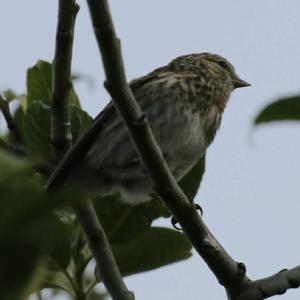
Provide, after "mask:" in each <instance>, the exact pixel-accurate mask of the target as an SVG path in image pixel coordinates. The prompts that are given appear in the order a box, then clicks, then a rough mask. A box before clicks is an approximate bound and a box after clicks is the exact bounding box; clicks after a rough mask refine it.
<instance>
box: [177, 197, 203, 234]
mask: <svg viewBox="0 0 300 300" xmlns="http://www.w3.org/2000/svg"><path fill="white" fill-rule="evenodd" d="M192 205H193V206H194V208H195V209H196V210H199V211H200V216H201V217H202V216H203V209H202V207H201V206H200V205H199V204H196V203H193V204H192ZM171 224H172V226H173V228H174V229H176V230H182V228H181V227H179V226H177V224H178V221H177V220H176V218H175V217H174V216H172V217H171Z"/></svg>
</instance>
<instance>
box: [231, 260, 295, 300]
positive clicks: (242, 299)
mask: <svg viewBox="0 0 300 300" xmlns="http://www.w3.org/2000/svg"><path fill="white" fill-rule="evenodd" d="M299 286H300V266H298V267H295V268H293V269H290V270H286V269H285V270H282V271H280V272H278V273H277V274H275V275H273V276H270V277H267V278H263V279H259V280H255V281H249V283H248V284H247V285H246V286H244V287H243V288H242V289H237V290H236V291H233V290H232V291H230V292H229V294H228V298H229V299H234V300H262V299H266V298H270V297H272V296H275V295H282V294H284V293H285V292H286V291H287V290H288V289H294V288H298V287H299Z"/></svg>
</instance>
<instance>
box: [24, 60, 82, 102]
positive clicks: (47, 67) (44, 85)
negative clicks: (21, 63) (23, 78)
mask: <svg viewBox="0 0 300 300" xmlns="http://www.w3.org/2000/svg"><path fill="white" fill-rule="evenodd" d="M27 99H28V103H30V102H32V101H36V100H37V101H42V102H44V103H45V104H47V105H51V101H52V65H51V64H50V63H49V62H46V61H43V60H39V61H38V62H37V63H36V64H35V65H34V66H33V67H31V68H29V69H28V70H27ZM69 100H70V103H71V104H72V105H76V106H78V107H79V106H80V103H79V99H78V97H77V95H76V93H75V90H74V88H72V89H71V91H70V98H69Z"/></svg>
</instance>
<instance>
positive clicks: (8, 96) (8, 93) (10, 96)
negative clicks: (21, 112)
mask: <svg viewBox="0 0 300 300" xmlns="http://www.w3.org/2000/svg"><path fill="white" fill-rule="evenodd" d="M3 95H4V98H5V100H6V101H8V102H11V101H12V100H19V101H20V102H22V101H24V100H25V99H26V95H23V94H18V93H16V92H15V91H13V90H12V89H7V90H5V91H3Z"/></svg>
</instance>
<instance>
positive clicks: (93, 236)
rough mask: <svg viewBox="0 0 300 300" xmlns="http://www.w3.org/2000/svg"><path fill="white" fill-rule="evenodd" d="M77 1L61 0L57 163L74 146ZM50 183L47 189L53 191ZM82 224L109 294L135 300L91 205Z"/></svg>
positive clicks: (80, 211)
mask: <svg viewBox="0 0 300 300" xmlns="http://www.w3.org/2000/svg"><path fill="white" fill-rule="evenodd" d="M78 9H79V7H78V5H77V4H76V2H75V0H59V14H58V25H57V32H56V48H55V57H54V62H53V99H52V137H51V138H52V146H53V150H54V156H55V161H56V162H59V161H60V160H61V158H62V156H63V155H64V154H65V152H66V150H68V148H69V147H70V146H71V138H72V137H71V131H70V104H69V95H70V90H71V87H72V82H71V61H72V46H73V35H74V25H75V18H76V14H77V12H78ZM51 187H52V186H51V184H48V185H47V187H46V190H49V189H50V188H51ZM74 211H75V214H76V217H77V219H78V222H79V224H80V226H81V228H82V230H83V232H84V233H85V237H86V239H87V242H88V244H89V246H90V248H91V251H92V253H93V255H94V257H95V259H96V262H97V265H98V268H99V272H100V274H101V277H102V279H103V283H104V285H105V286H106V288H107V290H108V292H109V293H110V294H111V296H112V297H113V299H115V300H132V299H133V298H134V297H133V294H132V293H131V292H129V291H128V290H127V287H126V285H125V284H124V282H123V279H122V276H121V274H120V271H119V269H118V267H117V264H116V262H115V260H114V257H113V255H112V252H111V249H110V246H109V242H108V240H107V237H106V235H105V232H104V230H103V228H102V226H101V224H100V222H99V220H98V218H97V215H96V212H95V209H94V207H93V205H92V203H91V202H87V203H81V204H78V205H76V207H74Z"/></svg>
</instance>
